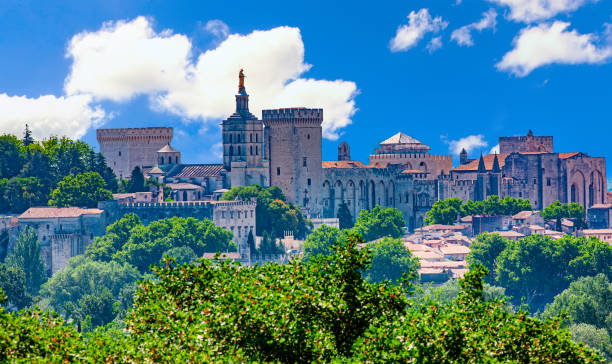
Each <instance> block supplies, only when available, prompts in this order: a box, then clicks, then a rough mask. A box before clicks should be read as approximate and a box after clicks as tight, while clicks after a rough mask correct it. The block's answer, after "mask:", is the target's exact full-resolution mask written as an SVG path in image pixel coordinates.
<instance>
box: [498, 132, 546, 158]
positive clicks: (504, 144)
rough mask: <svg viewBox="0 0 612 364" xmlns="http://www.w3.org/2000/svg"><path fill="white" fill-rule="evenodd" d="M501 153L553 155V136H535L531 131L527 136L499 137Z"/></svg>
mask: <svg viewBox="0 0 612 364" xmlns="http://www.w3.org/2000/svg"><path fill="white" fill-rule="evenodd" d="M499 152H500V153H501V154H509V153H538V152H539V153H553V137H552V136H534V135H533V132H532V131H531V130H529V131H528V132H527V135H526V136H513V137H499Z"/></svg>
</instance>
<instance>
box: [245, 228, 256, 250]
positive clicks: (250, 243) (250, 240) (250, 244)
mask: <svg viewBox="0 0 612 364" xmlns="http://www.w3.org/2000/svg"><path fill="white" fill-rule="evenodd" d="M247 246H248V247H249V252H250V254H251V256H253V254H255V253H256V252H257V246H256V245H255V237H254V236H253V230H249V236H247Z"/></svg>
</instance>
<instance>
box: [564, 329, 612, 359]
mask: <svg viewBox="0 0 612 364" xmlns="http://www.w3.org/2000/svg"><path fill="white" fill-rule="evenodd" d="M569 331H570V333H571V334H572V339H573V340H574V341H576V342H582V343H583V344H585V345H587V346H589V347H591V348H593V349H595V350H598V351H599V352H600V353H601V354H602V356H604V357H605V358H606V359H607V361H608V362H611V361H612V340H610V333H609V331H606V330H605V329H598V328H597V327H595V326H593V325H589V324H574V325H571V326H570V328H569Z"/></svg>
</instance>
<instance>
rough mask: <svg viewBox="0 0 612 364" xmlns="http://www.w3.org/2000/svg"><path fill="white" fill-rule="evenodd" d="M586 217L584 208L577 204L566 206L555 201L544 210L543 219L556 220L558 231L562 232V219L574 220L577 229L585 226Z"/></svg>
mask: <svg viewBox="0 0 612 364" xmlns="http://www.w3.org/2000/svg"><path fill="white" fill-rule="evenodd" d="M584 216H585V212H584V207H582V205H580V204H577V203H575V202H573V203H571V204H566V203H561V202H559V201H555V202H553V203H552V204H550V205H548V207H546V208H545V209H544V210H542V217H543V218H545V219H554V220H556V230H558V231H561V219H573V220H574V222H575V224H576V228H581V227H583V226H585V223H584Z"/></svg>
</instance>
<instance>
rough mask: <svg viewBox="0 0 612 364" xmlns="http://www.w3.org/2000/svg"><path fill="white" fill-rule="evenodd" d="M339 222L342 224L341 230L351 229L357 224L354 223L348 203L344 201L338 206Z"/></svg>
mask: <svg viewBox="0 0 612 364" xmlns="http://www.w3.org/2000/svg"><path fill="white" fill-rule="evenodd" d="M338 220H339V224H340V229H342V230H345V229H350V228H352V227H353V225H354V224H355V222H354V221H353V216H352V215H351V212H350V211H349V208H348V205H347V204H346V202H344V201H342V203H340V205H339V206H338Z"/></svg>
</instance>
